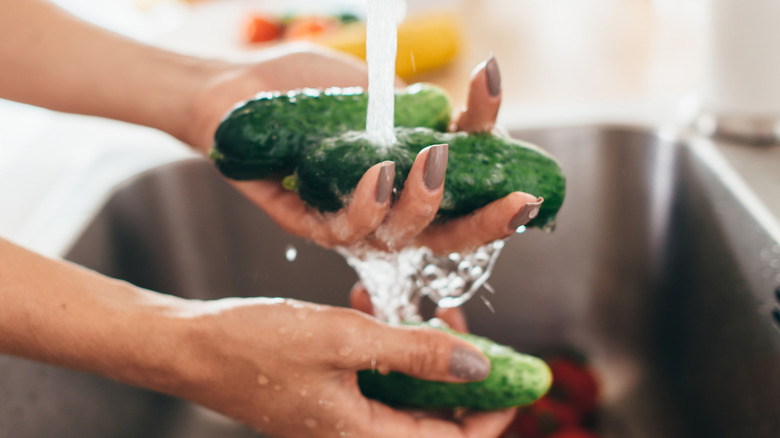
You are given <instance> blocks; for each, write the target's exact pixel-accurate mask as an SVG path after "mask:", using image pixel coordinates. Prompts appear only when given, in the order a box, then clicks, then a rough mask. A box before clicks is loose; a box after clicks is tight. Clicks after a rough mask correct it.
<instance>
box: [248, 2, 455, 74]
mask: <svg viewBox="0 0 780 438" xmlns="http://www.w3.org/2000/svg"><path fill="white" fill-rule="evenodd" d="M246 23H247V24H246V28H245V32H244V33H245V35H246V38H245V39H246V41H247V42H248V43H262V42H269V41H275V40H276V41H290V40H293V41H298V40H307V41H312V42H314V43H316V44H320V45H323V46H326V47H330V48H332V49H336V50H340V51H342V52H346V53H349V54H352V55H355V56H357V57H359V58H362V59H365V58H366V25H365V22H363V21H361V19H360V18H359V17H358V16H357V15H355V14H353V13H350V12H344V13H340V14H336V15H297V14H294V13H288V14H285V15H283V16H279V17H270V16H267V15H258V14H252V15H251V16H250V17H248V19H247V21H246ZM459 43H460V25H459V23H458V20H457V17H456V16H455V15H454V14H452V13H447V12H437V13H428V14H421V15H415V16H410V17H407V18H406V19H405V20H404V21H403V22H402V23H401V24H400V25H399V26H398V48H397V50H398V54H397V57H396V64H395V65H396V74H398V76H400V77H402V78H403V79H406V80H409V79H411V78H413V77H414V76H415V75H418V74H420V73H425V72H428V71H431V70H434V69H437V68H440V67H443V66H445V65H447V64H449V63H450V62H451V61H452V60H453V59H454V58H455V56H456V55H457V54H458V50H459V48H458V46H459Z"/></svg>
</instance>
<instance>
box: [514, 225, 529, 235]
mask: <svg viewBox="0 0 780 438" xmlns="http://www.w3.org/2000/svg"><path fill="white" fill-rule="evenodd" d="M526 229H527V228H526V227H525V225H520V226H519V227H517V229H516V230H515V233H517V234H523V233H525V230H526Z"/></svg>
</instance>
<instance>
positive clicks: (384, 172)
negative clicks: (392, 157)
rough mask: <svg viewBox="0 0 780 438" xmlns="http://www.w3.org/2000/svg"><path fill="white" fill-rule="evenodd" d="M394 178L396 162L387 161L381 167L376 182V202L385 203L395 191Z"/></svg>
mask: <svg viewBox="0 0 780 438" xmlns="http://www.w3.org/2000/svg"><path fill="white" fill-rule="evenodd" d="M393 179H395V163H394V162H392V161H385V162H384V163H382V167H381V168H380V169H379V179H378V180H377V182H376V202H377V204H383V203H384V202H385V201H387V198H389V197H390V193H392V192H393Z"/></svg>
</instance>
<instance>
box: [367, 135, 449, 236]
mask: <svg viewBox="0 0 780 438" xmlns="http://www.w3.org/2000/svg"><path fill="white" fill-rule="evenodd" d="M448 148H449V147H448V146H447V145H446V144H440V145H433V146H428V147H427V148H425V149H423V150H422V151H420V153H419V154H417V158H416V159H415V160H414V164H412V169H411V170H410V171H409V175H408V176H407V178H406V182H405V183H404V189H403V192H401V197H400V199H399V200H398V202H397V203H396V204H395V206H394V207H393V208H392V210H391V212H390V214H389V216H388V218H387V221H386V222H385V224H384V225H383V226H382V227H381V228H380V230H378V234H377V237H378V238H379V239H380V240H382V241H383V242H385V243H387V245H388V246H389V247H390V249H393V248H400V247H402V246H403V245H405V244H406V242H407V241H408V240H410V239H411V238H412V237H413V236H416V235H417V234H419V233H420V232H421V231H422V230H423V229H425V227H427V226H428V224H430V223H431V221H432V220H433V218H434V217H435V216H436V212H437V211H438V210H439V204H440V203H441V198H442V194H443V192H444V174H445V172H446V170H447V152H448Z"/></svg>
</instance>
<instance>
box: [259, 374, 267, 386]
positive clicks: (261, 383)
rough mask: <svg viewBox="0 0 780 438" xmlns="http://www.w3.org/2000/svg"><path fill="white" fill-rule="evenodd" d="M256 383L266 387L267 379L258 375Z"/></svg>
mask: <svg viewBox="0 0 780 438" xmlns="http://www.w3.org/2000/svg"><path fill="white" fill-rule="evenodd" d="M257 383H259V384H260V385H267V384H268V377H266V376H264V375H262V374H260V375H259V376H257Z"/></svg>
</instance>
